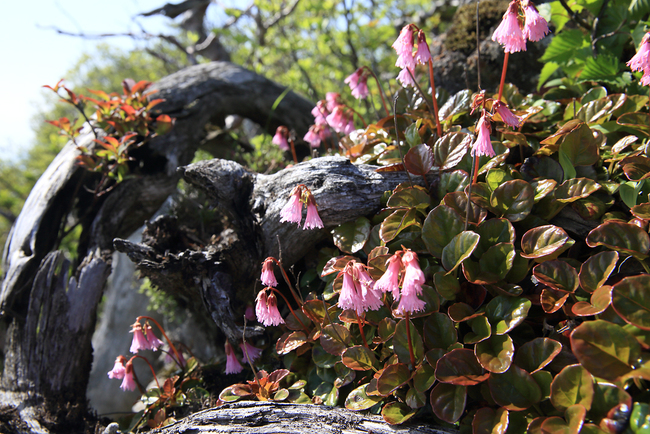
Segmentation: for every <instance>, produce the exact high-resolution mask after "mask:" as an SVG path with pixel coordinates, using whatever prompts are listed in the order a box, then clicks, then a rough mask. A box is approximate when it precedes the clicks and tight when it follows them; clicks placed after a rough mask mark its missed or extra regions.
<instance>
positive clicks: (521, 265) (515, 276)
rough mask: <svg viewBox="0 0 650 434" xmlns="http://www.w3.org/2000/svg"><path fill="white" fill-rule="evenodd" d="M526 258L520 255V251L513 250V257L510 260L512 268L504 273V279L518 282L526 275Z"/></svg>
mask: <svg viewBox="0 0 650 434" xmlns="http://www.w3.org/2000/svg"><path fill="white" fill-rule="evenodd" d="M528 270H529V268H528V259H526V258H524V257H523V256H521V251H519V250H515V257H514V259H513V261H512V268H510V271H509V272H508V274H507V275H506V281H508V282H510V283H518V282H521V281H522V280H524V279H525V278H526V277H527V276H528Z"/></svg>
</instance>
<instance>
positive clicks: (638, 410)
mask: <svg viewBox="0 0 650 434" xmlns="http://www.w3.org/2000/svg"><path fill="white" fill-rule="evenodd" d="M630 429H631V430H632V432H633V433H638V434H648V433H649V432H650V405H648V404H646V403H641V402H635V403H634V407H632V413H631V414H630Z"/></svg>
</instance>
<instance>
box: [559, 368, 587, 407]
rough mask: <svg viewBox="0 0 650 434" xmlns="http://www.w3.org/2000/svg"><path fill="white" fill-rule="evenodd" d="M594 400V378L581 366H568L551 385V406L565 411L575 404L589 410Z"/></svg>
mask: <svg viewBox="0 0 650 434" xmlns="http://www.w3.org/2000/svg"><path fill="white" fill-rule="evenodd" d="M593 400H594V377H592V376H591V374H590V373H589V372H588V371H587V370H586V369H585V368H583V367H582V366H580V365H569V366H566V367H565V368H564V369H562V371H560V373H559V374H557V375H556V376H555V378H554V379H553V382H552V383H551V404H553V406H554V407H555V408H556V409H558V410H559V411H565V410H566V409H568V408H569V407H571V406H572V405H574V404H580V405H582V406H583V407H584V408H586V409H587V410H588V409H590V408H591V403H592V402H593Z"/></svg>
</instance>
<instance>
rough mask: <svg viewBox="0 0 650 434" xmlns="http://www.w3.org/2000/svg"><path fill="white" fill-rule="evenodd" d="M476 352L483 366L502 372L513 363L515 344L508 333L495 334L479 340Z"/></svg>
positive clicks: (495, 371) (489, 369)
mask: <svg viewBox="0 0 650 434" xmlns="http://www.w3.org/2000/svg"><path fill="white" fill-rule="evenodd" d="M474 354H476V358H477V359H478V361H479V363H480V364H481V366H483V367H484V368H485V369H486V370H488V371H490V372H494V373H496V374H502V373H504V372H506V371H507V370H508V369H509V368H510V365H511V364H512V357H513V356H514V354H515V345H514V344H513V342H512V339H510V336H508V335H495V336H491V337H490V338H488V339H486V340H484V341H482V342H479V343H477V344H476V346H475V347H474Z"/></svg>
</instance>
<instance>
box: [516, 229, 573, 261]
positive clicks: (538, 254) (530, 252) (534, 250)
mask: <svg viewBox="0 0 650 434" xmlns="http://www.w3.org/2000/svg"><path fill="white" fill-rule="evenodd" d="M570 241H571V242H572V241H573V240H572V239H571V238H569V236H568V235H567V233H566V232H565V231H564V229H562V228H560V227H558V226H554V225H544V226H538V227H536V228H533V229H530V230H529V231H527V232H526V233H525V234H524V235H523V237H521V250H522V252H521V256H523V257H524V258H529V259H535V260H536V261H537V262H543V261H545V260H550V259H555V258H556V257H557V256H558V255H559V254H560V253H562V252H563V251H565V250H566V249H568V248H569V247H571V245H572V243H571V244H569V242H570Z"/></svg>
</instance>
